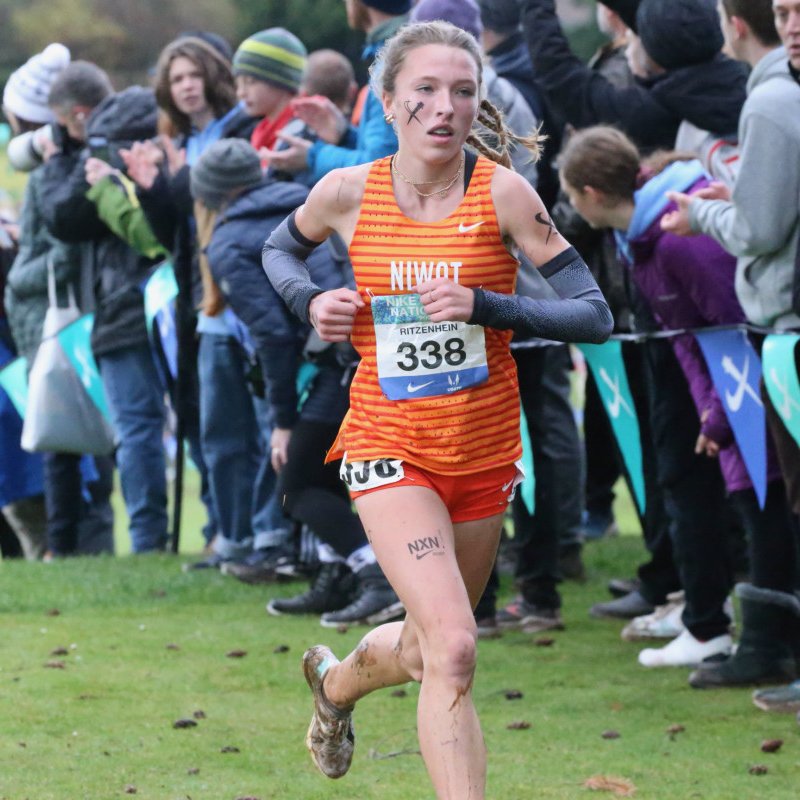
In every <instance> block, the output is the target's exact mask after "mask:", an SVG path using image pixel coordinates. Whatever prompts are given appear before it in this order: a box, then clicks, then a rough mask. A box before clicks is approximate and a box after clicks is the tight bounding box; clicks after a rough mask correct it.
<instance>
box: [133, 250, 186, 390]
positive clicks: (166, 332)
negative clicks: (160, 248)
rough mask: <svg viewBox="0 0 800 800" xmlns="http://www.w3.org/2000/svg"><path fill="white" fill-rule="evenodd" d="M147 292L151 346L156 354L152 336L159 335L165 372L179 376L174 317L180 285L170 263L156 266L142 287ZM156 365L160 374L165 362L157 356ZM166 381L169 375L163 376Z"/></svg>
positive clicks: (173, 376)
mask: <svg viewBox="0 0 800 800" xmlns="http://www.w3.org/2000/svg"><path fill="white" fill-rule="evenodd" d="M142 292H143V293H144V316H145V322H146V324H147V333H148V335H149V336H150V337H151V345H152V346H153V348H154V352H157V350H158V348H156V346H155V343H154V339H153V337H156V336H158V342H159V344H160V349H161V353H162V354H163V358H164V361H165V362H166V369H167V370H168V371H169V374H170V375H171V376H172V378H176V377H177V375H178V327H177V318H176V315H175V302H176V299H177V297H178V284H177V282H176V280H175V270H174V269H173V267H172V264H171V263H170V262H169V261H165V262H163V263H162V264H159V266H158V267H156V269H155V271H154V272H153V273H152V275H150V277H149V278H148V279H147V281H146V282H145V284H144V286H143V287H142ZM156 366H157V367H158V368H159V371H160V372H161V371H162V369H163V367H162V362H161V360H160V358H158V357H156ZM162 377H164V378H166V376H162Z"/></svg>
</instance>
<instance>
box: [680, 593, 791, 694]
mask: <svg viewBox="0 0 800 800" xmlns="http://www.w3.org/2000/svg"><path fill="white" fill-rule="evenodd" d="M736 595H737V596H738V597H739V599H740V601H741V608H742V636H741V639H740V640H739V647H738V648H737V650H736V653H734V655H733V656H731V657H730V658H729V659H728V660H727V661H723V662H721V663H717V664H710V665H707V666H703V667H700V669H696V670H695V671H694V672H692V674H691V675H690V676H689V684H690V685H691V686H693V687H694V688H695V689H715V688H722V687H726V686H753V685H757V684H760V683H788V682H790V681H792V680H794V678H795V676H796V674H797V673H796V668H795V656H794V651H795V648H796V646H797V644H798V638H800V601H798V599H797V598H796V597H795V596H794V595H793V594H789V593H788V592H778V591H776V590H774V589H759V588H758V587H756V586H753V585H752V584H750V583H740V584H738V585H737V586H736Z"/></svg>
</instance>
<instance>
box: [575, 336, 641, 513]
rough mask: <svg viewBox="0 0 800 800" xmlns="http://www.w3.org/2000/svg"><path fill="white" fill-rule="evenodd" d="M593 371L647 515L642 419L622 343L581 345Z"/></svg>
mask: <svg viewBox="0 0 800 800" xmlns="http://www.w3.org/2000/svg"><path fill="white" fill-rule="evenodd" d="M578 347H579V348H580V351H581V352H582V353H583V355H584V358H585V359H586V363H587V364H588V365H589V369H590V370H591V371H592V376H593V377H594V380H595V383H596V384H597V389H598V391H599V392H600V397H601V398H602V400H603V406H604V408H605V410H606V414H608V421H609V422H610V423H611V429H612V430H613V431H614V436H615V437H616V440H617V444H618V445H619V449H620V452H621V453H622V460H623V461H624V462H625V469H626V470H627V472H628V477H629V478H630V482H631V486H632V487H633V494H634V500H635V501H636V505H637V506H638V508H639V513H640V514H642V515H644V511H645V493H644V474H643V472H642V442H641V439H640V436H639V419H638V417H637V416H636V407H635V406H634V404H633V397H632V396H631V390H630V386H629V384H628V375H627V373H626V371H625V362H624V361H623V360H622V343H621V342H619V341H615V340H613V339H612V340H609V341H608V342H606V343H605V344H580V345H578Z"/></svg>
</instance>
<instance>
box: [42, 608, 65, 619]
mask: <svg viewBox="0 0 800 800" xmlns="http://www.w3.org/2000/svg"><path fill="white" fill-rule="evenodd" d="M45 613H46V614H47V616H48V617H57V616H58V615H59V614H60V613H61V612H60V611H59V610H58V609H57V608H51V609H50V610H49V611H46V612H45Z"/></svg>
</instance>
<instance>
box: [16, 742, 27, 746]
mask: <svg viewBox="0 0 800 800" xmlns="http://www.w3.org/2000/svg"><path fill="white" fill-rule="evenodd" d="M17 744H18V745H19V746H20V747H27V746H28V745H27V744H26V743H25V742H17Z"/></svg>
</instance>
